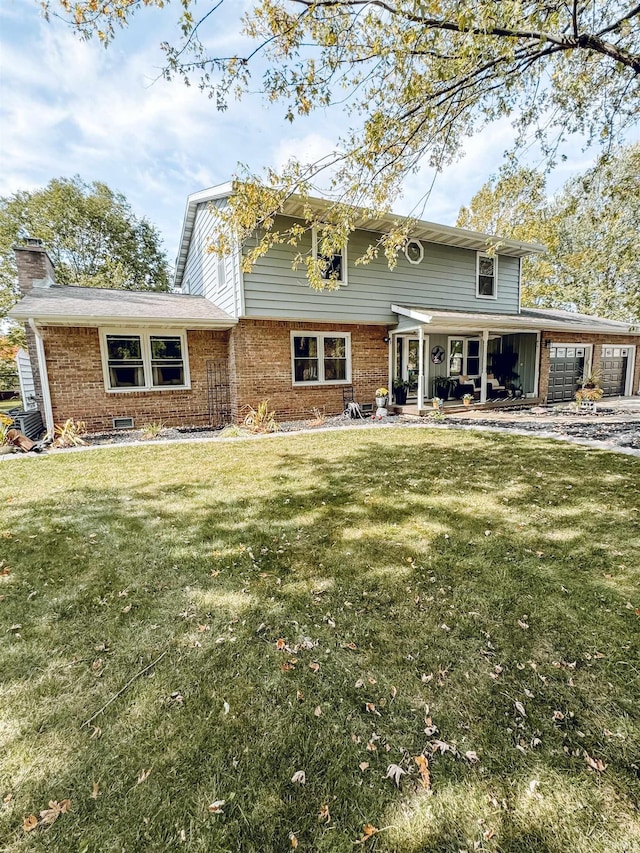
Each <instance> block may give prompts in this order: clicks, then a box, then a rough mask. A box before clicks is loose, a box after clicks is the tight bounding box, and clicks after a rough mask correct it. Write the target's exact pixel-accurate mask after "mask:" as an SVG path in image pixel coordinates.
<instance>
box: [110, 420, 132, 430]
mask: <svg viewBox="0 0 640 853" xmlns="http://www.w3.org/2000/svg"><path fill="white" fill-rule="evenodd" d="M113 428H114V429H133V418H113Z"/></svg>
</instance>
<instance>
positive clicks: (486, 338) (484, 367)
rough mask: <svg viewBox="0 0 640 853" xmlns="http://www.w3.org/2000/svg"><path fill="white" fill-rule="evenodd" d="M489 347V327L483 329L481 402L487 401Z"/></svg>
mask: <svg viewBox="0 0 640 853" xmlns="http://www.w3.org/2000/svg"><path fill="white" fill-rule="evenodd" d="M488 348H489V329H483V330H482V361H481V363H480V402H481V403H486V402H487V349H488Z"/></svg>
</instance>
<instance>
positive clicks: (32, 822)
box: [22, 814, 38, 832]
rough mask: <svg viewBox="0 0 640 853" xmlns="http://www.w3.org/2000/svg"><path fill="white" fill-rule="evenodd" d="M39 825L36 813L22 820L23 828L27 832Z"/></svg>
mask: <svg viewBox="0 0 640 853" xmlns="http://www.w3.org/2000/svg"><path fill="white" fill-rule="evenodd" d="M37 825H38V818H37V817H36V816H35V815H34V814H30V815H28V816H27V817H25V819H24V820H23V821H22V828H23V829H24V831H25V832H32V831H33V830H34V829H35V828H36V826H37Z"/></svg>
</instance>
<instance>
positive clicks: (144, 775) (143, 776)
mask: <svg viewBox="0 0 640 853" xmlns="http://www.w3.org/2000/svg"><path fill="white" fill-rule="evenodd" d="M152 769H153V768H151V767H150V768H149V769H148V770H145V769H144V768H143V769H142V770H141V771H140V772H139V773H138V781H137V783H136V784H137V785H140V784H141V783H142V782H146V781H147V779H148V778H149V776H150V775H151V770H152Z"/></svg>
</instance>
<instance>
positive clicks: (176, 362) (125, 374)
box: [101, 330, 189, 391]
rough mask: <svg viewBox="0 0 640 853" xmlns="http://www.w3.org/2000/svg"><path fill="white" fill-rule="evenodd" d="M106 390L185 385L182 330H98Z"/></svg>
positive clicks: (149, 388) (157, 388)
mask: <svg viewBox="0 0 640 853" xmlns="http://www.w3.org/2000/svg"><path fill="white" fill-rule="evenodd" d="M101 346H102V359H103V367H104V376H105V387H106V389H107V391H137V390H161V389H163V388H174V389H177V388H188V387H189V372H188V371H189V369H188V364H187V345H186V336H185V334H184V333H182V332H177V333H176V332H167V333H164V332H154V333H150V332H135V333H134V332H120V331H115V330H114V331H113V332H111V331H106V330H103V331H102V332H101Z"/></svg>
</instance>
